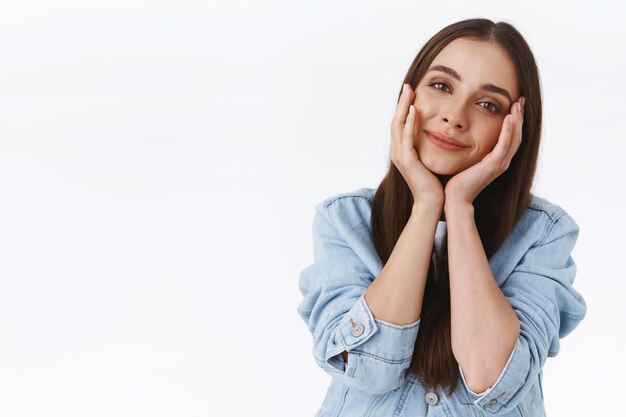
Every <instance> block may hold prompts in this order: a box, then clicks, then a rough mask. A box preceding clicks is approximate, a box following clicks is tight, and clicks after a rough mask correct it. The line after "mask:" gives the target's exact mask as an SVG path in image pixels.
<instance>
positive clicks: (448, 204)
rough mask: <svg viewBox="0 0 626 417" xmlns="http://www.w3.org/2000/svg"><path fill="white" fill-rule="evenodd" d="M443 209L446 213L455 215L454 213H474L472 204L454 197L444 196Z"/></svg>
mask: <svg viewBox="0 0 626 417" xmlns="http://www.w3.org/2000/svg"><path fill="white" fill-rule="evenodd" d="M443 210H444V212H445V214H446V217H447V216H448V215H456V214H464V213H467V214H472V215H473V214H474V205H473V204H472V203H471V202H469V201H467V200H462V199H454V198H446V201H445V203H444V205H443Z"/></svg>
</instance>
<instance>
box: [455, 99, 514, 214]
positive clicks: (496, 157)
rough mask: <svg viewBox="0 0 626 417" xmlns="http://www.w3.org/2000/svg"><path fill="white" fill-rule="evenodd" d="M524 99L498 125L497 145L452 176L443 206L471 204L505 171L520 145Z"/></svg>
mask: <svg viewBox="0 0 626 417" xmlns="http://www.w3.org/2000/svg"><path fill="white" fill-rule="evenodd" d="M524 101H525V98H524V97H520V98H519V99H518V101H516V102H515V103H513V105H512V106H511V113H509V114H507V115H506V117H505V118H504V121H503V122H502V128H501V130H500V136H499V137H498V143H496V146H495V147H494V148H493V150H492V151H491V152H490V153H488V154H487V155H485V157H484V158H483V159H482V160H481V161H480V162H479V163H477V164H475V165H472V166H471V167H469V168H467V169H465V170H464V171H461V172H459V173H458V174H456V175H454V176H453V177H452V178H450V180H448V182H447V183H446V187H445V190H444V192H445V203H446V204H449V203H451V202H454V203H467V204H472V202H473V201H474V199H475V198H476V196H478V194H479V193H480V192H481V191H482V190H483V189H484V188H485V187H486V186H487V185H489V184H490V183H491V182H492V181H493V180H495V179H496V178H497V177H498V176H499V175H500V174H502V173H503V172H504V171H506V170H507V169H508V168H509V164H510V163H511V159H513V155H515V152H517V150H518V149H519V146H520V144H521V143H522V122H523V121H524Z"/></svg>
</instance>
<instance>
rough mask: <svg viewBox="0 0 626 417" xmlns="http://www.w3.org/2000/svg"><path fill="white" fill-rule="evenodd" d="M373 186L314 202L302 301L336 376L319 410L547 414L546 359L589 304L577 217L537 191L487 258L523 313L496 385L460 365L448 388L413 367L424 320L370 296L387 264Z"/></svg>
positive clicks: (447, 415)
mask: <svg viewBox="0 0 626 417" xmlns="http://www.w3.org/2000/svg"><path fill="white" fill-rule="evenodd" d="M375 191H376V190H375V189H372V188H360V189H358V190H355V191H352V192H346V193H341V194H337V195H334V196H331V197H328V198H326V199H325V200H324V201H323V202H321V203H319V204H317V205H316V206H315V216H314V218H313V251H314V253H313V258H314V262H313V264H311V265H309V266H307V267H306V268H304V269H303V270H302V272H301V273H300V279H299V287H300V292H301V293H302V296H303V299H302V301H301V302H300V304H299V305H298V308H297V312H298V314H299V315H300V316H301V317H302V319H303V320H304V321H305V323H306V325H307V327H308V329H309V331H310V332H311V334H312V338H313V349H312V350H313V357H314V359H315V362H316V363H317V364H318V365H319V366H320V367H321V368H322V369H323V370H324V371H325V372H327V373H328V374H329V375H330V376H331V377H332V378H331V382H330V385H329V387H328V389H327V391H326V395H325V398H324V400H323V402H322V404H321V407H320V408H319V409H318V410H317V413H316V414H315V417H331V416H332V417H338V416H345V417H348V416H350V417H351V416H355V417H356V416H359V417H361V416H389V417H391V416H394V417H396V416H411V417H420V416H426V415H432V416H442V417H456V416H458V417H468V416H489V415H499V416H500V415H501V416H523V417H539V416H545V409H544V404H543V390H542V387H541V381H542V367H543V364H544V363H545V361H546V359H547V357H548V356H556V354H557V353H558V352H559V348H560V344H559V339H561V338H563V337H565V336H566V335H567V334H569V333H570V332H571V331H572V330H573V329H574V328H575V327H576V326H577V325H578V323H580V321H581V320H582V319H583V318H584V317H585V314H586V310H587V306H586V303H585V300H584V299H583V298H582V296H581V295H580V294H579V293H578V292H577V291H576V290H575V289H574V288H573V286H572V284H573V283H574V277H575V274H576V265H575V263H574V260H573V259H572V257H571V251H572V248H573V247H574V244H575V242H576V239H577V237H578V231H579V228H578V225H577V224H576V222H575V221H574V220H573V219H572V217H571V216H570V215H569V214H567V213H566V212H565V211H564V210H563V209H562V208H561V207H559V206H557V205H555V204H553V203H551V202H549V201H548V200H546V199H543V198H540V197H537V196H534V195H533V196H532V199H531V202H530V204H529V207H528V208H527V209H526V211H525V212H524V214H523V215H522V217H521V218H520V220H519V221H518V222H517V224H516V225H515V227H514V229H513V230H512V231H511V233H510V235H509V236H508V237H507V239H506V240H505V242H504V243H503V245H502V246H501V247H500V249H499V250H498V251H497V253H496V254H494V256H493V257H491V259H490V260H489V265H490V267H491V271H492V272H493V275H494V278H495V279H496V281H497V283H498V286H499V287H500V289H501V290H502V292H503V294H504V295H505V296H506V298H507V300H508V301H509V303H510V304H511V306H512V308H513V310H514V311H515V313H516V314H517V317H518V318H519V320H520V327H521V329H520V335H519V337H518V339H517V341H516V343H515V347H514V348H513V351H512V352H511V355H510V357H509V359H508V361H507V362H506V365H505V366H504V368H503V370H502V372H501V374H500V376H499V377H498V379H497V380H496V381H495V383H494V384H493V386H492V387H491V388H489V389H487V390H486V391H484V392H481V393H476V392H473V391H472V390H471V389H470V388H469V386H468V384H467V382H466V380H465V377H464V375H463V371H462V370H461V368H460V366H459V371H460V376H459V383H458V385H457V389H456V391H455V392H454V393H453V395H452V396H448V395H447V392H446V391H445V390H440V389H436V390H431V389H426V388H425V387H424V386H423V385H422V384H421V382H420V381H419V380H418V379H417V378H416V377H415V376H414V375H413V374H412V373H409V372H407V370H408V368H409V365H410V362H411V357H412V354H413V348H414V345H415V341H416V338H417V336H418V334H419V327H420V319H418V320H417V321H416V322H414V323H411V324H407V325H395V324H392V323H389V322H385V321H383V320H379V319H377V318H375V317H374V316H373V315H372V312H371V310H370V309H369V307H368V305H367V303H366V302H365V297H364V293H365V290H366V289H367V288H368V286H369V285H370V284H371V283H372V282H373V280H374V279H375V278H376V277H377V276H378V275H379V274H380V272H381V270H382V268H383V265H382V263H381V260H380V258H379V256H378V254H377V252H376V250H375V248H374V245H373V242H372V240H371V238H370V230H371V219H370V214H371V202H372V199H373V196H374V193H375ZM485 325H488V323H485ZM344 351H346V352H348V361H347V364H346V363H345V362H344V360H343V352H344Z"/></svg>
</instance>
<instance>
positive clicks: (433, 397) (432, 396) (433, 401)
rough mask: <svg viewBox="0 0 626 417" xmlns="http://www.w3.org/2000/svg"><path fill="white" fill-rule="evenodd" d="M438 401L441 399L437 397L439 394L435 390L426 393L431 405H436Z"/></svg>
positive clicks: (427, 400)
mask: <svg viewBox="0 0 626 417" xmlns="http://www.w3.org/2000/svg"><path fill="white" fill-rule="evenodd" d="M437 401H439V398H438V397H437V394H435V393H434V392H429V393H428V394H426V402H427V403H428V404H430V405H435V404H437Z"/></svg>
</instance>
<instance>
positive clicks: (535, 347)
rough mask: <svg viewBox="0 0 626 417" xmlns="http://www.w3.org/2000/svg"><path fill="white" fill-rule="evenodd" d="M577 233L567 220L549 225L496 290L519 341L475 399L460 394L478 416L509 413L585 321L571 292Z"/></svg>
mask: <svg viewBox="0 0 626 417" xmlns="http://www.w3.org/2000/svg"><path fill="white" fill-rule="evenodd" d="M578 232H579V227H578V225H577V224H576V222H575V221H574V220H573V219H572V218H571V217H570V216H569V215H568V214H567V213H565V214H563V215H561V216H560V217H559V218H558V219H557V220H555V221H554V222H553V223H552V224H551V227H550V230H549V231H548V232H547V234H546V237H545V238H544V239H543V241H542V242H540V243H538V244H536V245H535V246H533V247H531V248H530V249H529V250H528V251H527V252H526V253H525V254H524V256H523V257H522V259H521V260H520V262H519V263H518V265H517V266H516V267H515V269H514V270H513V272H512V273H511V274H510V275H509V277H508V278H507V279H506V280H505V281H504V283H503V284H502V285H501V286H500V288H501V290H502V292H503V294H504V295H505V296H506V298H507V300H508V301H509V303H510V304H511V306H512V308H513V310H514V311H515V313H516V314H517V317H518V318H519V320H520V335H519V337H518V339H517V341H516V343H515V347H514V348H513V351H512V352H511V355H510V356H509V359H508V361H507V363H506V365H505V366H504V369H503V370H502V372H501V374H500V376H499V377H498V379H497V380H496V382H495V383H494V385H493V386H492V387H491V388H489V389H487V390H486V391H484V392H482V393H480V394H477V393H475V392H473V391H471V390H470V389H469V386H468V385H467V382H466V380H465V377H464V375H463V371H462V369H461V368H460V366H459V370H460V374H461V377H462V380H463V384H464V385H465V388H466V389H467V391H468V392H469V393H470V395H471V396H472V398H473V400H474V401H473V402H474V404H475V405H476V406H477V407H479V408H480V409H481V410H484V411H486V412H488V413H489V414H493V415H500V414H504V413H507V412H509V411H510V410H512V409H514V408H515V407H516V406H517V404H519V403H520V402H521V401H522V400H523V399H524V397H525V396H526V394H527V393H528V392H529V391H530V389H531V388H532V385H533V384H534V383H535V381H537V378H538V374H539V372H541V369H542V367H543V364H544V363H545V361H546V359H547V357H548V356H551V357H552V356H556V354H557V353H558V351H559V349H560V343H559V339H561V338H563V337H565V336H566V335H568V334H569V333H570V332H571V331H572V330H574V328H575V327H576V326H577V325H578V324H579V323H580V321H581V320H582V319H583V318H584V317H585V314H586V311H587V306H586V303H585V300H584V299H583V298H582V296H581V295H580V294H579V293H578V292H577V291H576V290H575V289H574V288H573V286H572V285H573V283H574V278H575V275H576V264H575V263H574V260H573V259H572V256H571V251H572V249H573V247H574V245H575V243H576V239H577V237H578Z"/></svg>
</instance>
